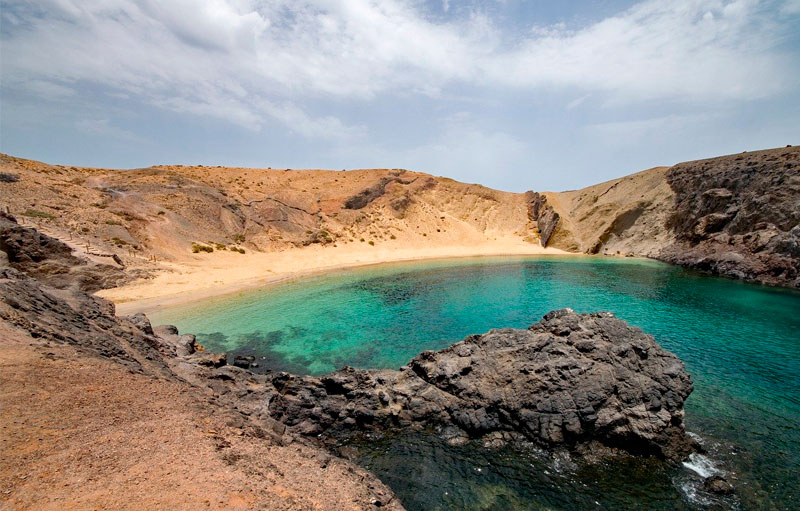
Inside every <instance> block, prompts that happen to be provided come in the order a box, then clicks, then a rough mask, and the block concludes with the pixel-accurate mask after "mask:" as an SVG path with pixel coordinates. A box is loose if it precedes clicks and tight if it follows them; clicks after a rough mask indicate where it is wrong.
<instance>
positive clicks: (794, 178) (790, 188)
mask: <svg viewBox="0 0 800 511" xmlns="http://www.w3.org/2000/svg"><path fill="white" fill-rule="evenodd" d="M667 182H668V183H669V185H670V187H671V188H672V190H673V191H674V192H675V210H674V212H673V213H672V215H671V216H670V218H669V221H668V227H669V228H671V229H672V230H673V231H674V232H675V235H676V242H675V243H674V244H673V245H671V246H668V247H666V248H664V249H663V250H662V252H661V254H660V255H659V256H658V258H659V259H661V260H664V261H667V262H670V263H674V264H679V265H681V266H687V267H691V268H696V269H698V270H701V271H706V272H709V273H713V274H717V275H724V276H728V277H735V278H740V279H744V280H749V281H754V282H761V283H765V284H771V285H783V286H793V287H800V148H799V147H791V148H783V149H772V150H769V151H757V152H751V153H742V154H738V155H731V156H724V157H721V158H712V159H709V160H700V161H694V162H687V163H681V164H678V165H676V166H674V167H672V168H671V169H670V170H669V172H668V173H667Z"/></svg>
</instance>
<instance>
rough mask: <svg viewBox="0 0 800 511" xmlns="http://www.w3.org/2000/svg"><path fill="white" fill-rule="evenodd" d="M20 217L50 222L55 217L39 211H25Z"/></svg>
mask: <svg viewBox="0 0 800 511" xmlns="http://www.w3.org/2000/svg"><path fill="white" fill-rule="evenodd" d="M22 216H27V217H30V218H45V219H47V220H52V219H54V218H55V217H54V216H53V215H51V214H50V213H45V212H44V211H39V210H38V209H30V208H29V209H26V210H25V212H24V213H22Z"/></svg>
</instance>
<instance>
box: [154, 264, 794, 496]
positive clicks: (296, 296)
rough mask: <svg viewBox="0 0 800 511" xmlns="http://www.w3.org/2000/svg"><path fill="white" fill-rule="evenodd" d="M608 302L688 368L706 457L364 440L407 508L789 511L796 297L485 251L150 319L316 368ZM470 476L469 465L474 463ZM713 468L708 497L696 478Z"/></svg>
mask: <svg viewBox="0 0 800 511" xmlns="http://www.w3.org/2000/svg"><path fill="white" fill-rule="evenodd" d="M562 307H572V308H573V309H575V310H577V311H579V312H589V311H597V310H610V311H613V312H614V313H615V314H616V315H617V316H619V317H621V318H623V319H625V320H627V321H628V322H630V323H631V324H634V325H637V326H639V327H641V328H642V329H643V330H645V331H646V332H648V333H651V334H653V335H654V336H655V337H656V339H657V340H658V342H659V343H661V345H662V346H663V347H665V348H666V349H668V350H670V351H673V352H674V353H676V354H677V355H678V356H680V357H681V359H683V360H684V362H685V363H686V366H687V369H688V370H689V372H690V373H691V374H692V377H693V379H694V382H695V391H694V393H693V394H692V396H691V397H690V398H689V400H688V401H687V403H686V410H687V418H686V422H687V427H688V429H689V430H690V431H692V432H694V433H696V434H698V435H699V437H700V438H701V439H702V441H703V442H704V443H705V445H706V446H707V448H708V449H709V455H708V456H707V457H703V458H697V459H695V460H693V462H692V463H690V465H691V467H689V468H686V467H678V468H675V467H667V466H664V465H663V464H660V463H654V462H652V461H647V460H633V459H631V460H619V461H617V462H614V463H611V464H610V465H607V466H605V465H604V466H588V465H583V464H581V463H573V462H572V461H570V460H564V459H553V458H552V457H551V456H550V455H548V454H547V453H542V452H533V451H531V452H525V453H520V452H510V451H486V450H485V449H483V448H480V447H478V446H467V447H461V448H454V447H449V446H446V445H444V444H442V443H441V442H440V441H438V439H437V438H436V437H435V436H431V435H423V434H416V435H410V434H406V435H402V436H398V437H391V438H382V439H377V440H373V441H370V442H364V443H363V444H362V445H360V448H361V453H362V459H361V462H362V463H363V464H364V465H365V466H367V467H369V468H370V469H372V470H373V471H375V472H376V473H377V474H378V475H379V476H380V477H381V478H382V479H383V480H384V481H385V482H386V483H387V484H389V485H390V486H391V487H392V488H393V489H394V490H395V491H396V492H397V493H398V495H399V496H400V497H401V498H402V499H403V502H404V503H405V505H406V506H407V507H408V508H409V509H410V510H426V511H427V510H436V509H441V510H445V509H447V510H456V509H459V510H460V509H498V510H499V509H526V510H527V509H565V510H567V509H622V508H626V509H665V510H666V509H728V508H735V509H769V510H773V509H774V510H779V509H800V483H798V474H800V452H798V451H800V293H798V292H796V291H789V290H779V289H772V288H767V287H762V286H754V285H749V284H744V283H740V282H735V281H731V280H727V279H720V278H712V277H707V276H701V275H698V274H695V273H692V272H688V271H685V270H683V269H680V268H676V267H672V266H668V265H664V264H660V263H656V262H652V261H645V260H621V259H610V258H589V257H539V258H493V259H479V260H460V261H445V262H442V261H439V262H427V263H413V264H411V263H409V264H398V265H391V266H385V267H379V268H374V267H373V268H365V269H359V270H352V271H345V272H339V273H335V274H328V275H325V276H321V277H314V278H309V279H306V280H302V281H298V282H294V283H289V284H285V285H281V286H276V287H272V288H267V289H263V290H259V291H254V292H248V293H242V294H238V295H235V296H229V297H224V298H221V299H212V300H207V301H204V302H202V303H197V304H193V305H188V306H182V307H177V308H173V309H165V310H163V311H160V312H159V313H158V314H153V315H151V316H153V320H154V322H156V323H158V322H161V323H172V324H176V325H177V326H178V327H179V328H180V329H181V331H182V332H193V333H197V334H199V335H198V338H199V339H200V341H201V342H202V343H203V344H205V345H206V346H207V347H208V348H209V349H212V350H221V351H222V350H224V351H229V352H232V353H244V354H256V355H258V356H259V357H264V358H263V359H261V360H259V362H260V363H261V366H262V367H264V368H272V369H282V370H289V371H293V372H297V373H306V374H322V373H325V372H328V371H331V370H334V369H336V368H339V367H341V366H342V365H352V366H356V367H364V368H376V367H399V366H401V365H403V364H404V363H405V362H407V361H408V360H409V359H410V358H412V357H413V356H415V355H416V354H417V353H419V352H420V351H422V350H425V349H437V348H443V347H445V346H448V345H449V344H452V343H453V342H455V341H458V340H461V339H462V338H463V337H465V336H467V335H469V334H473V333H482V332H485V331H487V330H489V329H491V328H499V327H526V326H528V325H530V324H532V323H534V322H536V321H538V320H539V319H540V318H541V316H542V315H544V314H545V313H546V312H548V311H550V310H553V309H558V308H562ZM478 468H480V469H481V470H480V471H478V470H477V469H478ZM714 470H720V471H722V472H724V473H725V474H726V477H728V478H729V479H730V480H731V481H732V482H734V483H735V485H736V487H737V496H736V497H734V498H731V499H715V498H713V497H711V496H710V495H706V494H704V493H703V492H702V490H701V489H699V486H700V485H699V482H700V480H701V479H700V477H699V476H698V475H697V473H696V472H698V471H699V472H708V471H714Z"/></svg>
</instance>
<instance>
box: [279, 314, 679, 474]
mask: <svg viewBox="0 0 800 511" xmlns="http://www.w3.org/2000/svg"><path fill="white" fill-rule="evenodd" d="M273 384H274V385H275V387H276V389H277V390H278V394H277V395H276V396H275V397H274V398H273V399H272V401H271V403H270V412H271V414H272V415H273V417H274V418H275V419H278V420H281V421H283V422H285V423H286V424H287V426H289V428H290V430H293V431H295V432H298V433H301V434H306V435H319V434H327V435H336V434H340V433H343V432H347V431H353V430H358V429H373V428H374V429H384V430H386V429H391V428H396V427H416V428H420V427H427V426H439V427H444V431H445V432H446V433H447V435H448V436H450V437H451V438H466V437H471V438H482V439H484V441H487V442H489V443H496V442H502V441H506V440H524V441H533V442H536V443H538V444H542V445H545V446H566V447H569V448H580V447H582V446H587V445H595V446H599V445H602V446H605V447H611V448H621V449H624V450H626V451H629V452H631V453H634V454H650V455H655V456H659V457H662V458H667V459H677V458H680V457H682V456H684V455H686V454H687V453H688V452H689V451H690V450H691V441H690V439H689V438H688V437H687V436H686V433H685V430H684V426H683V416H684V412H683V402H684V400H685V399H686V398H687V397H688V396H689V394H690V393H691V392H692V380H691V377H690V376H689V374H688V373H687V372H686V370H685V368H684V365H683V363H682V362H681V361H680V360H679V359H678V358H677V357H676V356H675V355H673V354H672V353H670V352H667V351H665V350H663V349H662V348H661V347H660V346H659V345H658V344H657V343H656V342H655V340H654V339H653V337H652V336H650V335H647V334H645V333H643V332H642V331H641V330H640V329H638V328H634V327H631V326H628V324H627V323H625V322H624V321H622V320H620V319H617V318H615V317H614V316H613V314H611V313H607V312H602V313H594V314H577V313H575V312H574V311H572V310H570V309H564V310H559V311H554V312H551V313H549V314H547V315H546V316H545V317H544V318H543V319H542V321H540V322H539V323H536V324H535V325H533V326H531V327H530V328H529V329H528V330H517V329H502V330H492V331H490V332H488V333H486V334H484V335H476V336H471V337H468V338H466V339H465V340H463V341H461V342H459V343H457V344H454V345H453V346H451V347H449V348H447V349H444V350H442V351H438V352H431V351H427V352H424V353H422V354H420V355H419V356H417V357H416V358H414V359H413V360H412V361H411V362H410V363H409V364H408V365H407V366H406V367H404V368H402V369H401V370H400V371H388V370H384V371H366V370H357V369H352V368H345V369H342V370H340V371H336V372H334V373H331V374H330V375H328V376H325V377H322V378H312V377H297V376H292V375H289V374H286V373H283V374H280V375H277V376H275V377H274V379H273Z"/></svg>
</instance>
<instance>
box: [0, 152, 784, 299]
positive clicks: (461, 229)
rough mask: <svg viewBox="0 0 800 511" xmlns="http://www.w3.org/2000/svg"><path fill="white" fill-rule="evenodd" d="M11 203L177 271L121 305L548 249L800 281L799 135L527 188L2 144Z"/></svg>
mask: <svg viewBox="0 0 800 511" xmlns="http://www.w3.org/2000/svg"><path fill="white" fill-rule="evenodd" d="M0 206H4V207H8V209H9V211H10V213H11V214H12V215H14V216H16V217H17V218H18V219H19V220H20V221H21V222H23V223H28V224H32V225H34V226H36V227H37V228H38V229H39V230H41V231H43V232H46V233H48V234H50V235H52V236H55V237H57V238H58V239H60V240H62V241H64V242H66V243H67V244H69V245H70V246H71V247H72V248H74V249H77V251H78V253H79V254H80V255H85V256H87V257H88V258H89V259H90V260H94V261H95V262H98V263H99V262H110V261H111V260H113V261H116V263H117V264H118V265H119V266H121V267H122V266H124V267H126V268H127V271H126V272H125V275H126V279H127V281H130V280H136V279H139V278H140V277H147V276H153V275H156V274H162V275H163V273H164V272H163V271H162V270H168V271H169V272H172V273H173V274H175V275H176V277H175V278H173V279H172V280H171V281H167V280H164V279H162V280H161V281H157V282H152V283H151V284H152V285H150V286H149V287H142V285H141V284H139V285H138V286H139V287H138V288H136V289H133V290H131V292H127V291H125V292H122V291H119V292H118V291H109V292H107V294H106V295H105V296H108V297H109V298H111V299H113V300H114V301H116V302H118V303H121V302H125V301H132V300H141V299H145V298H148V297H152V296H154V295H164V294H167V290H169V292H170V293H175V294H177V293H182V292H184V291H185V289H184V287H186V286H189V287H192V286H194V288H196V287H197V285H196V283H192V282H194V281H192V278H194V279H195V280H197V279H198V278H201V279H205V280H206V281H207V284H208V285H209V286H212V285H213V286H217V287H219V286H221V285H227V284H231V283H233V282H239V281H242V280H245V279H247V278H251V277H252V276H253V275H256V274H263V273H264V272H265V271H267V272H268V271H273V276H275V275H278V274H281V272H283V273H287V272H297V271H298V269H300V268H313V269H325V268H327V269H330V268H332V267H336V266H347V265H351V264H367V263H375V262H385V261H390V260H400V259H414V258H423V257H454V256H464V255H491V254H494V255H497V254H512V253H513V254H529V253H543V252H545V251H544V250H542V249H541V247H547V248H548V251H550V252H553V253H557V252H558V251H559V250H561V251H567V252H577V253H585V254H603V255H620V256H640V257H651V258H655V259H661V260H664V261H667V262H671V263H675V264H680V265H682V266H687V267H691V268H695V269H699V270H701V271H705V272H709V273H713V274H720V275H725V276H730V277H735V278H741V279H745V280H750V281H755V282H762V283H766V284H773V285H785V286H800V147H785V148H778V149H770V150H765V151H755V152H748V153H742V154H736V155H730V156H722V157H718V158H711V159H708V160H698V161H693V162H686V163H681V164H678V165H675V166H673V167H655V168H652V169H649V170H645V171H642V172H638V173H635V174H631V175H629V176H625V177H622V178H618V179H614V180H611V181H607V182H604V183H600V184H597V185H593V186H589V187H587V188H583V189H580V190H572V191H566V192H542V193H537V192H533V191H531V192H527V193H525V194H517V193H509V192H501V191H497V190H492V189H489V188H486V187H483V186H480V185H472V184H465V183H459V182H457V181H453V180H451V179H447V178H442V177H435V176H431V175H428V174H423V173H419V172H412V171H406V170H402V169H372V170H352V171H331V170H289V169H247V168H228V167H204V166H193V167H187V166H156V167H149V168H144V169H132V170H109V169H91V168H78V167H67V166H63V165H48V164H44V163H40V162H36V161H31V160H24V159H20V158H15V157H12V156H7V155H0ZM303 247H315V250H311V249H309V250H305V251H298V250H296V249H302V248H303ZM553 249H558V250H553ZM246 253H247V254H253V253H257V254H262V255H265V257H266V256H267V255H268V256H269V258H262V259H259V260H257V261H256V260H253V259H248V258H246V257H243V256H242V254H246ZM301 253H302V254H303V255H304V256H306V258H307V259H308V260H302V261H301V260H300V259H298V258H297V254H301ZM309 254H311V255H309ZM245 260H248V261H250V262H248V263H245ZM240 263H241V264H240ZM290 263H291V264H290ZM237 267H240V269H241V271H238V272H233V269H235V268H237ZM245 270H246V271H245ZM185 274H194V277H192V278H184V277H183V276H182V275H185ZM212 274H213V279H212V278H211V277H210V275H212ZM126 279H121V280H120V281H119V282H118V283H117V285H121V284H125V283H126ZM190 281H192V282H190ZM139 282H140V283H141V282H144V281H142V280H141V279H140V280H139ZM181 286H184V287H181ZM99 287H107V286H105V285H103V286H98V288H99ZM187 289H188V288H187Z"/></svg>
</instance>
